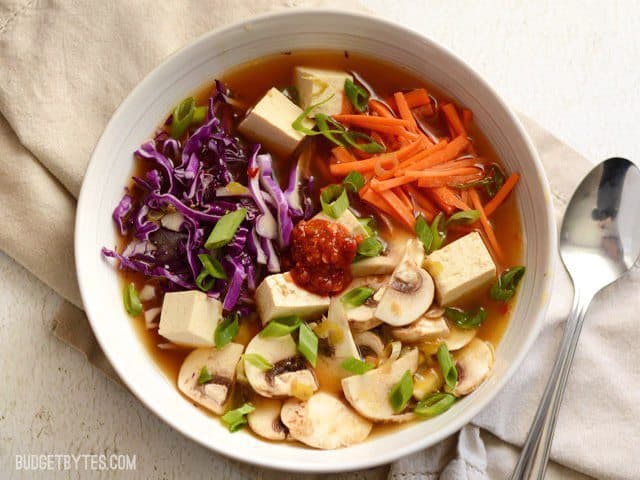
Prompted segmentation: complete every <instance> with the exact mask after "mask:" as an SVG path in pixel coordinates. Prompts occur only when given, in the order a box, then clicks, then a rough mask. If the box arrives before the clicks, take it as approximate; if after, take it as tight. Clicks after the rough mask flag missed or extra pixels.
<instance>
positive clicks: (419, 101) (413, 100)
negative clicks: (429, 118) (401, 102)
mask: <svg viewBox="0 0 640 480" xmlns="http://www.w3.org/2000/svg"><path fill="white" fill-rule="evenodd" d="M404 99H405V100H406V101H407V105H408V106H409V108H415V107H421V106H422V105H427V104H430V103H431V98H429V93H428V92H427V90H425V89H424V88H416V89H415V90H411V91H410V92H407V93H405V94H404Z"/></svg>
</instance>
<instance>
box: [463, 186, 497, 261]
mask: <svg viewBox="0 0 640 480" xmlns="http://www.w3.org/2000/svg"><path fill="white" fill-rule="evenodd" d="M469 197H470V198H471V202H472V204H473V208H475V209H476V210H477V211H478V212H480V223H482V228H483V229H484V233H485V234H486V236H487V240H489V246H490V247H491V248H492V250H493V254H494V255H495V257H496V260H497V261H498V263H499V262H500V261H501V259H502V250H501V249H500V244H499V243H498V239H497V238H496V234H495V232H494V231H493V227H492V226H491V223H489V219H488V218H487V214H486V212H485V210H484V208H483V207H482V203H481V202H480V196H479V195H478V192H476V189H475V188H471V189H469Z"/></svg>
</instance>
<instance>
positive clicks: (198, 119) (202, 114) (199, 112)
mask: <svg viewBox="0 0 640 480" xmlns="http://www.w3.org/2000/svg"><path fill="white" fill-rule="evenodd" d="M208 111H209V107H196V109H195V110H194V111H193V123H202V122H204V119H205V118H207V112H208Z"/></svg>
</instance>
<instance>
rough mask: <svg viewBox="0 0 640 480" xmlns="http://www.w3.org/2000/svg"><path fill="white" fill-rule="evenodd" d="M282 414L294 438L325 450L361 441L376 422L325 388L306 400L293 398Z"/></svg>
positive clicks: (281, 416)
mask: <svg viewBox="0 0 640 480" xmlns="http://www.w3.org/2000/svg"><path fill="white" fill-rule="evenodd" d="M280 418H281V419H282V423H284V424H285V425H286V427H287V428H288V429H289V434H290V435H291V437H292V438H294V439H296V440H298V441H299V442H302V443H304V444H306V445H309V446H310V447H314V448H321V449H325V450H330V449H335V448H342V447H348V446H349V445H353V444H356V443H360V442H362V441H363V440H364V439H366V438H367V437H368V436H369V433H370V432H371V428H372V426H373V425H372V424H371V422H369V421H368V420H365V419H364V418H362V417H361V416H360V415H358V414H357V413H355V412H354V411H353V410H351V409H350V408H349V407H348V406H347V405H345V404H344V403H343V402H342V401H340V400H339V399H338V398H336V397H334V396H333V395H329V394H328V393H324V392H318V393H316V394H314V395H313V396H312V397H311V398H310V399H309V400H307V401H304V402H302V401H300V400H297V399H293V398H292V399H289V400H288V401H287V402H286V403H285V404H284V405H283V406H282V411H281V412H280Z"/></svg>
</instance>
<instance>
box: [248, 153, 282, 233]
mask: <svg viewBox="0 0 640 480" xmlns="http://www.w3.org/2000/svg"><path fill="white" fill-rule="evenodd" d="M259 151H260V146H259V145H256V146H255V147H254V149H253V153H252V155H251V158H250V159H249V165H248V172H249V191H250V192H251V195H252V196H253V200H254V202H256V205H257V206H258V208H259V209H260V215H259V216H258V218H257V220H256V230H257V231H258V235H260V236H261V237H263V238H268V239H275V238H278V224H277V222H276V219H275V218H274V217H273V214H272V213H271V210H269V207H268V206H267V203H266V202H265V200H264V196H263V193H262V191H261V190H260V166H259V165H258V159H257V157H258V152H259Z"/></svg>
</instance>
